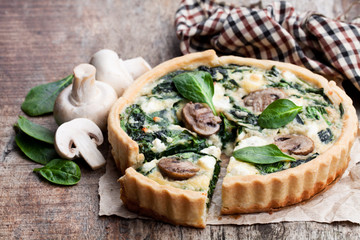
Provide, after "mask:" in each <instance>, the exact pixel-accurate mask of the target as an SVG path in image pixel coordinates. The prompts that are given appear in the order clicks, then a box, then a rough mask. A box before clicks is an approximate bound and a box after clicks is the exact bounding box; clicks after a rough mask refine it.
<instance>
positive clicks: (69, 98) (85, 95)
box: [54, 64, 117, 131]
mask: <svg viewBox="0 0 360 240" xmlns="http://www.w3.org/2000/svg"><path fill="white" fill-rule="evenodd" d="M87 65H88V66H91V65H89V64H81V65H79V66H77V67H75V69H74V73H75V80H74V83H73V84H71V85H69V86H68V87H66V88H65V89H64V90H63V91H62V92H61V93H60V94H59V96H58V97H57V98H56V101H55V104H54V118H55V121H56V123H57V124H58V125H60V124H62V123H64V122H68V121H70V120H72V119H75V118H88V119H90V120H92V121H93V122H95V123H96V125H98V126H99V128H100V129H101V130H102V131H105V130H106V124H107V116H108V114H109V111H110V108H111V106H112V105H113V103H114V102H115V101H116V100H117V94H116V92H115V91H114V89H113V88H112V87H111V86H110V85H108V84H106V83H104V82H99V81H95V80H91V79H90V78H91V77H93V75H95V72H93V71H95V68H94V67H93V66H91V68H88V66H87ZM78 67H81V68H80V69H79V68H78ZM92 68H93V69H92ZM86 71H88V72H86ZM76 78H78V79H80V80H79V81H82V82H81V83H78V82H77V81H78V79H76ZM85 82H86V83H85ZM75 85H76V86H75ZM74 88H76V89H75V90H74ZM74 92H76V93H77V95H76V96H74Z"/></svg>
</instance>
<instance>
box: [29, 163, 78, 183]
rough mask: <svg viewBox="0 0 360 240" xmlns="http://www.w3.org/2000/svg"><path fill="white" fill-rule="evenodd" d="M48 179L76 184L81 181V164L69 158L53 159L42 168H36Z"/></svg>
mask: <svg viewBox="0 0 360 240" xmlns="http://www.w3.org/2000/svg"><path fill="white" fill-rule="evenodd" d="M34 172H39V173H40V175H41V176H43V177H44V178H45V179H47V180H48V181H50V182H52V183H55V184H59V185H74V184H76V183H78V182H79V181H80V178H81V172H80V168H79V166H78V165H77V164H76V163H75V162H73V161H69V160H63V159H53V160H51V161H50V162H49V163H48V164H46V165H45V166H44V167H42V168H35V169H34Z"/></svg>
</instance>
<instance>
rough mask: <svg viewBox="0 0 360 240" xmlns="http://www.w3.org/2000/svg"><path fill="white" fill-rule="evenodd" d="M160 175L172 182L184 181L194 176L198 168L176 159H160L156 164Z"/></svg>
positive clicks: (190, 163)
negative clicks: (172, 180)
mask: <svg viewBox="0 0 360 240" xmlns="http://www.w3.org/2000/svg"><path fill="white" fill-rule="evenodd" d="M158 168H159V169H160V172H161V174H162V175H165V176H166V177H168V178H171V179H174V180H186V179H189V178H191V177H193V176H195V175H196V173H197V172H198V171H199V170H200V168H199V167H198V166H196V165H195V164H193V163H192V162H189V161H184V160H180V159H179V158H177V157H168V158H162V159H161V160H160V161H159V163H158Z"/></svg>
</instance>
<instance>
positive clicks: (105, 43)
mask: <svg viewBox="0 0 360 240" xmlns="http://www.w3.org/2000/svg"><path fill="white" fill-rule="evenodd" d="M231 2H234V1H231ZM240 2H241V1H240ZM242 2H246V3H247V4H250V3H253V2H254V1H242ZM255 2H256V1H255ZM292 2H295V1H292ZM299 2H300V1H297V3H296V6H299V8H302V9H301V10H308V9H311V8H314V6H311V4H299ZM302 2H303V3H311V2H312V1H311V2H310V1H309V2H308V1H305V0H303V1H302ZM321 2H322V3H323V4H324V3H325V2H326V4H330V3H329V2H337V3H336V4H333V5H331V6H332V7H331V6H330V7H329V6H328V5H326V6H327V7H326V8H324V9H323V10H324V11H330V12H331V13H329V12H322V13H324V14H333V15H332V16H335V15H336V16H337V14H338V12H341V11H344V9H345V8H346V6H349V4H350V3H351V2H354V1H349V0H344V1H325V0H321V1H317V3H316V6H321V4H320V3H321ZM178 4H179V1H170V0H152V1H144V0H117V1H115V0H114V1H112V0H106V1H105V0H104V1H95V0H92V1H90V0H89V1H80V0H63V1H47V0H37V1H36V0H34V1H21V0H1V1H0V113H1V115H0V153H1V155H0V239H359V238H360V226H359V225H356V224H351V223H346V222H340V223H334V224H321V223H314V222H292V223H278V224H264V225H252V226H208V227H206V229H203V230H199V229H193V228H187V227H179V226H172V225H169V224H164V223H160V222H156V221H149V220H127V219H122V218H119V217H99V216H98V210H99V207H98V204H99V197H98V181H99V178H100V177H101V176H102V175H103V174H104V171H105V168H103V169H100V170H97V171H92V170H91V169H90V168H89V167H88V166H87V165H86V163H84V162H83V161H82V160H78V161H77V162H78V163H79V165H80V168H81V171H82V179H81V181H80V182H79V183H78V184H77V185H76V186H73V187H59V186H55V185H52V184H49V183H48V182H46V181H44V180H42V179H41V178H40V177H39V176H38V175H36V174H35V173H33V172H32V170H33V169H34V168H35V167H39V166H40V165H38V164H36V163H33V162H31V161H29V160H27V158H26V157H25V156H24V155H23V154H22V153H21V152H20V150H19V149H18V148H17V146H16V145H15V143H14V136H15V133H14V130H13V128H12V126H13V124H14V123H15V122H16V120H17V117H18V115H24V113H22V111H21V109H20V105H21V103H22V102H23V100H24V98H25V96H26V93H27V92H28V91H29V89H30V88H32V87H34V86H36V85H38V84H42V83H47V82H51V81H55V80H59V79H61V78H63V77H65V76H67V75H68V74H69V73H71V71H72V69H73V67H74V66H75V65H77V64H79V63H83V62H88V61H89V60H90V57H91V55H92V54H93V53H95V52H96V51H97V50H100V49H102V48H110V49H113V50H115V51H116V52H118V53H119V55H120V57H121V58H123V59H128V58H132V57H137V56H142V57H144V58H145V59H146V60H147V61H148V62H149V63H150V64H151V65H152V66H155V65H157V64H159V63H161V62H163V61H165V60H167V59H170V58H172V57H175V56H179V55H181V53H180V51H179V41H178V40H177V38H176V35H175V31H174V25H173V22H174V14H175V11H176V9H177V7H178ZM354 9H355V10H354ZM312 10H314V9H312ZM319 11H320V12H321V9H320V10H319ZM350 13H351V14H352V15H353V16H355V15H356V14H359V8H357V7H353V8H352V9H351V11H349V13H348V15H349V14H350ZM354 14H355V15H354ZM349 89H351V86H349ZM350 94H351V95H352V96H353V97H354V99H356V95H357V94H358V93H357V92H352V93H351V91H350ZM355 104H356V105H357V106H358V104H359V102H358V101H356V100H355ZM358 109H359V108H358ZM30 119H31V120H32V121H34V122H36V123H39V124H42V125H44V126H47V127H49V128H51V129H53V130H55V129H56V124H55V121H54V120H53V118H52V116H51V115H48V116H44V117H38V118H30ZM106 137H107V136H105V138H106ZM101 151H102V153H103V154H104V155H105V156H107V157H108V159H111V156H110V152H109V144H108V143H105V144H103V146H101Z"/></svg>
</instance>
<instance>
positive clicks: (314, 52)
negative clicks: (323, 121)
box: [175, 0, 360, 90]
mask: <svg viewBox="0 0 360 240" xmlns="http://www.w3.org/2000/svg"><path fill="white" fill-rule="evenodd" d="M175 24H176V33H177V35H178V37H179V39H180V40H181V43H180V48H181V51H182V52H183V54H187V53H190V52H196V51H203V50H205V49H215V50H216V51H217V52H218V53H223V54H233V55H240V56H244V57H253V58H259V59H272V60H277V61H282V62H290V63H293V64H296V65H300V66H304V67H306V68H308V69H310V70H312V71H313V72H316V73H319V74H322V75H326V76H327V77H331V78H336V77H339V76H341V78H343V79H349V80H351V81H352V83H353V84H354V85H355V86H356V88H357V89H358V90H360V24H356V23H352V24H349V23H344V22H340V21H335V20H333V19H330V18H327V17H325V16H322V15H319V14H316V13H313V12H307V13H302V14H298V13H296V12H295V10H294V8H293V7H292V6H291V5H290V4H289V3H287V2H285V1H281V2H275V3H273V4H272V5H269V6H267V7H266V8H264V9H260V10H259V9H249V8H245V7H234V6H228V5H225V4H219V3H215V2H213V1H207V0H203V1H200V0H199V1H197V0H183V1H182V2H181V5H180V7H179V9H178V11H177V12H176V20H175Z"/></svg>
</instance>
